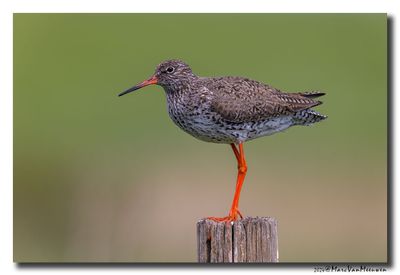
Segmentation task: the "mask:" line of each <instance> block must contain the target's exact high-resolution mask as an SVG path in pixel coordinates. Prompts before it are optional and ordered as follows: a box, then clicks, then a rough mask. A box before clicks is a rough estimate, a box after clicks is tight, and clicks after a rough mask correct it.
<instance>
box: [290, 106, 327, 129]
mask: <svg viewBox="0 0 400 275" xmlns="http://www.w3.org/2000/svg"><path fill="white" fill-rule="evenodd" d="M326 118H328V117H327V116H325V115H323V114H320V113H318V112H316V111H314V110H311V109H306V110H302V111H299V112H297V113H295V114H294V116H293V119H294V122H295V124H296V125H303V126H309V125H311V124H314V123H316V122H319V121H321V120H324V119H326Z"/></svg>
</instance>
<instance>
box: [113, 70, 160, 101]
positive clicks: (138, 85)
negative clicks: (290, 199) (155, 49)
mask: <svg viewBox="0 0 400 275" xmlns="http://www.w3.org/2000/svg"><path fill="white" fill-rule="evenodd" d="M157 82H158V80H157V78H156V77H155V76H154V75H153V76H152V77H151V78H149V79H147V80H145V81H143V82H142V83H139V84H137V85H136V86H133V87H132V88H130V89H128V90H126V91H125V92H122V93H120V94H119V95H118V96H123V95H126V94H128V93H130V92H133V91H136V90H138V89H140V88H143V87H145V86H148V85H152V84H157Z"/></svg>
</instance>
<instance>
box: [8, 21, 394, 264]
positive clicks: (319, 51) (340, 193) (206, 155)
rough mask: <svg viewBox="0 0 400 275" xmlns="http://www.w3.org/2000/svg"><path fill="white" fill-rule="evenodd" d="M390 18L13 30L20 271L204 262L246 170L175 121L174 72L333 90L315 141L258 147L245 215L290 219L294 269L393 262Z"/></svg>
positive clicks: (313, 133)
mask: <svg viewBox="0 0 400 275" xmlns="http://www.w3.org/2000/svg"><path fill="white" fill-rule="evenodd" d="M386 24H387V18H386V14H364V15H362V14H357V15H354V14H323V15H322V14H312V15H311V14H290V15H289V14H179V15H178V14H15V15H14V260H15V261H17V262H36V261H40V262H47V261H49V262H52V261H57V262H64V261H74V262H84V261H91V262H96V261H115V262H171V261H172V262H193V261H196V234H195V224H196V221H197V220H198V219H199V218H202V217H204V216H210V215H211V216H224V215H226V214H227V213H228V211H229V207H230V204H231V200H232V197H233V192H234V187H235V178H236V161H235V158H234V156H233V154H232V152H231V149H230V147H229V146H228V145H220V144H211V143H204V142H201V141H198V140H196V139H194V138H192V137H191V136H189V135H187V134H186V133H184V132H183V131H181V130H179V129H178V128H177V127H176V126H175V125H174V124H173V122H172V121H171V120H170V119H169V117H168V114H167V111H166V101H165V96H164V92H163V90H162V88H161V87H157V86H151V87H147V88H145V89H142V90H140V91H138V92H136V93H134V94H130V95H128V96H125V97H122V98H118V97H117V94H118V93H119V92H121V91H123V90H125V89H126V88H129V87H131V86H132V85H134V84H136V83H137V82H139V81H142V80H144V79H147V78H148V77H149V76H150V75H151V74H152V73H153V71H154V68H155V66H156V65H157V64H158V63H160V62H161V61H163V60H165V59H171V58H179V59H182V60H185V61H186V62H187V63H188V64H190V65H191V66H192V68H193V71H194V72H195V73H197V74H199V75H201V76H223V75H240V76H247V77H250V78H253V79H256V80H259V81H262V82H265V83H269V84H271V85H272V86H274V87H277V88H280V89H282V90H285V91H291V92H295V91H302V90H322V91H325V92H327V95H326V96H325V97H324V98H323V101H324V104H323V105H321V106H320V107H318V108H316V109H317V110H318V111H320V112H321V113H323V114H326V115H328V116H329V118H328V119H327V120H325V121H323V122H321V123H318V124H317V125H314V126H312V127H292V128H291V129H289V130H287V131H285V132H284V133H280V134H276V135H273V136H270V137H266V138H261V139H258V140H254V141H251V142H249V143H247V144H246V146H245V152H246V156H247V161H248V165H249V171H248V177H247V178H246V181H245V184H244V187H243V191H242V196H241V202H240V206H241V207H240V209H241V211H242V213H244V214H245V215H249V216H274V217H276V218H277V219H278V230H279V249H280V251H279V254H280V261H281V262H326V261H340V262H348V261H357V262H368V261H374V262H384V261H386V259H387V151H386V148H387V104H386V102H387V86H386V77H387V71H386V68H387V67H386V65H387V63H386V40H387V37H386Z"/></svg>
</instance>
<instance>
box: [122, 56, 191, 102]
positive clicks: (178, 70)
mask: <svg viewBox="0 0 400 275" xmlns="http://www.w3.org/2000/svg"><path fill="white" fill-rule="evenodd" d="M195 77H196V76H195V75H194V74H193V72H192V69H190V67H189V65H187V64H186V63H185V62H183V61H180V60H167V61H164V62H162V63H160V64H159V65H158V66H157V68H156V71H155V72H154V74H153V75H152V76H151V77H150V78H149V79H147V80H145V81H143V82H141V83H139V84H137V85H135V86H133V87H132V88H130V89H128V90H126V91H124V92H122V93H120V94H119V95H118V96H122V95H125V94H127V93H130V92H133V91H136V90H138V89H140V88H143V87H145V86H148V85H152V84H157V85H160V86H162V87H163V88H165V89H166V90H168V89H170V88H173V87H177V86H179V85H182V83H183V82H185V81H190V80H191V79H193V78H195Z"/></svg>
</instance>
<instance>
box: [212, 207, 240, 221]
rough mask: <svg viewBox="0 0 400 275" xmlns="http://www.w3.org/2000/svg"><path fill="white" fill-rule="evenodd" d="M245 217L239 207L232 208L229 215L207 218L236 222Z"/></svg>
mask: <svg viewBox="0 0 400 275" xmlns="http://www.w3.org/2000/svg"><path fill="white" fill-rule="evenodd" d="M239 217H240V218H241V219H243V215H242V213H240V211H239V210H238V209H234V210H231V211H230V212H229V215H228V216H226V217H207V218H206V219H208V220H212V221H215V222H234V221H236V220H238V219H239Z"/></svg>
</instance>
